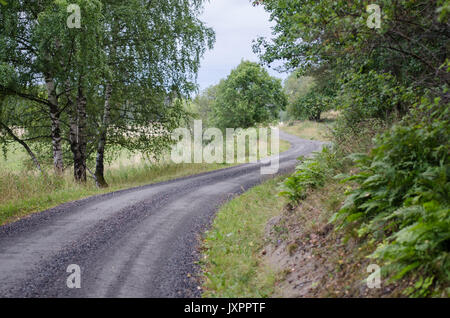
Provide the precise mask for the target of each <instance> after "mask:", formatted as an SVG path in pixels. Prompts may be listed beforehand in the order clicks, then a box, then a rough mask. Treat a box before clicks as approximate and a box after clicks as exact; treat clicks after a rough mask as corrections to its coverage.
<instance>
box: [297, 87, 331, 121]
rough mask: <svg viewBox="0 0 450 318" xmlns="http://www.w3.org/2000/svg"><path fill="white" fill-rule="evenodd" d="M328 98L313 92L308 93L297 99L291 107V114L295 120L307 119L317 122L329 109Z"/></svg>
mask: <svg viewBox="0 0 450 318" xmlns="http://www.w3.org/2000/svg"><path fill="white" fill-rule="evenodd" d="M329 104H330V98H329V97H328V96H325V95H322V94H320V93H317V92H315V91H314V90H313V91H311V92H309V93H308V94H306V95H305V96H303V97H300V98H299V99H297V100H296V101H295V102H294V103H293V105H292V106H291V109H290V110H291V114H292V116H293V118H295V119H308V120H314V121H319V120H320V115H321V114H322V112H324V111H325V110H327V109H329V108H330V106H329Z"/></svg>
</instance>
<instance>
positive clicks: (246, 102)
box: [213, 61, 287, 128]
mask: <svg viewBox="0 0 450 318" xmlns="http://www.w3.org/2000/svg"><path fill="white" fill-rule="evenodd" d="M286 103H287V101H286V96H285V94H284V92H283V90H282V87H281V81H280V80H279V79H276V78H274V77H271V76H270V75H269V73H268V72H267V71H266V70H265V69H264V68H263V67H262V66H261V65H259V64H257V63H253V62H248V61H243V62H241V64H239V66H238V67H237V68H236V69H234V70H232V71H231V74H230V75H229V76H228V77H227V78H226V79H225V80H222V81H221V82H220V84H219V86H218V88H217V98H216V101H215V103H213V122H214V124H215V125H216V126H217V127H219V128H239V127H240V128H249V127H253V126H255V125H257V124H261V123H262V124H265V123H269V122H271V121H273V120H275V119H277V118H278V115H279V112H280V110H283V109H284V108H285V106H286Z"/></svg>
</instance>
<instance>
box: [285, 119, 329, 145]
mask: <svg viewBox="0 0 450 318" xmlns="http://www.w3.org/2000/svg"><path fill="white" fill-rule="evenodd" d="M328 127H329V124H328V123H325V122H315V121H309V120H305V121H299V122H293V123H292V124H291V126H289V124H288V125H285V126H281V127H280V129H281V130H282V131H284V132H287V133H288V134H292V135H295V136H298V137H300V138H302V139H308V140H321V141H329V140H330V137H329V136H328V131H329V129H328Z"/></svg>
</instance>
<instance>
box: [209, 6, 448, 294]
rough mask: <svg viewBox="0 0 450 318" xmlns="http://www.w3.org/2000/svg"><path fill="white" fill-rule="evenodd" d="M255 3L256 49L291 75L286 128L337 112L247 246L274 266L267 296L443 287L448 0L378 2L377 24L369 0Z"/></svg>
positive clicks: (304, 129) (300, 127)
mask: <svg viewBox="0 0 450 318" xmlns="http://www.w3.org/2000/svg"><path fill="white" fill-rule="evenodd" d="M254 4H255V5H262V6H263V7H264V8H265V9H266V10H267V11H268V12H269V13H270V14H271V19H272V20H273V21H275V22H276V24H275V26H274V37H273V38H272V39H265V38H260V39H258V40H257V41H256V43H255V45H254V49H255V52H257V53H259V55H260V58H261V60H262V61H263V62H266V63H268V64H270V63H271V62H274V61H277V60H284V61H285V64H284V67H285V68H286V69H288V70H294V73H295V76H296V78H298V81H295V80H294V79H293V77H290V78H289V79H288V81H286V82H285V91H286V92H287V93H288V94H291V96H288V101H289V103H288V106H287V111H285V112H282V113H281V119H282V121H283V122H284V123H288V124H287V125H285V127H284V128H283V129H287V130H290V131H291V132H293V133H296V134H297V135H299V136H303V137H304V138H306V139H309V138H317V139H319V140H320V139H321V138H322V139H323V137H322V136H321V135H322V134H321V133H319V131H320V127H322V125H323V124H325V123H326V122H327V121H326V120H325V118H323V115H324V114H325V113H326V112H327V111H328V110H335V111H337V112H338V115H337V117H336V119H335V121H334V122H333V123H332V124H331V125H330V127H329V128H330V129H329V132H330V133H329V134H328V137H326V138H327V140H328V141H330V144H329V145H328V146H327V147H325V148H324V150H323V151H322V152H320V153H318V154H316V155H315V156H314V157H312V158H299V159H300V163H299V165H298V166H297V168H296V171H295V172H294V173H293V174H292V175H291V176H289V177H287V178H286V179H285V180H284V181H283V182H282V183H281V184H280V189H279V195H281V196H282V197H284V198H286V199H287V200H288V201H289V203H288V204H287V205H286V206H285V207H284V208H282V209H279V210H277V212H274V215H277V216H276V217H274V218H273V219H272V220H271V221H270V222H269V223H268V224H267V227H269V229H268V231H267V232H268V233H267V235H266V240H267V242H268V243H267V244H266V245H265V246H261V248H260V249H259V250H258V251H254V253H256V252H259V254H255V255H259V257H258V262H257V263H258V264H261V263H266V264H269V267H271V268H272V269H273V270H274V271H275V273H278V274H281V276H282V277H281V278H280V276H277V277H278V279H277V280H276V281H275V282H274V289H273V293H271V294H270V295H269V296H285V297H314V296H319V297H330V296H332V297H405V296H407V297H450V254H449V253H450V250H449V246H450V245H449V242H450V201H449V198H450V196H449V189H450V188H449V181H448V175H449V172H450V171H449V167H450V165H449V157H448V155H449V153H450V144H449V141H450V131H449V129H450V122H449V118H450V116H449V91H448V79H449V71H450V64H449V60H448V50H449V48H448V35H449V28H448V21H449V17H450V11H449V7H450V3H449V2H448V1H446V0H442V1H425V0H423V1H410V0H403V1H396V2H392V1H380V2H379V5H380V7H381V9H382V12H383V14H382V16H381V24H380V29H374V28H372V29H371V28H370V24H368V23H367V21H369V20H370V19H371V18H373V16H370V12H366V5H367V2H366V1H355V2H352V3H350V4H349V3H348V2H347V1H283V0H264V1H254ZM400 17H401V18H400ZM295 87H297V88H295ZM298 120H300V122H297V126H296V125H294V126H289V122H290V121H298ZM311 122H316V125H314V126H312V125H311V124H310V123H311ZM308 127H309V128H311V127H314V128H315V129H314V132H313V133H312V132H308ZM264 226H266V225H264ZM210 248H211V247H210ZM221 258H224V256H221ZM209 262H210V263H211V264H214V263H215V262H216V259H211V260H209ZM369 265H373V266H370V267H369ZM214 266H216V265H214ZM224 270H225V269H224ZM378 276H379V277H380V282H381V284H380V286H378V287H377V286H373V285H372V287H374V288H369V287H370V286H371V285H370V283H373V281H374V279H375V278H376V277H378ZM255 277H256V276H255ZM210 293H211V291H210ZM250 295H252V294H251V293H249V294H248V295H246V294H245V293H243V294H242V295H241V296H243V297H245V296H250Z"/></svg>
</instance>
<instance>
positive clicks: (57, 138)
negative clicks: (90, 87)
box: [45, 76, 64, 175]
mask: <svg viewBox="0 0 450 318" xmlns="http://www.w3.org/2000/svg"><path fill="white" fill-rule="evenodd" d="M45 83H46V86H47V93H48V101H49V102H50V108H49V110H50V119H51V123H52V133H51V136H52V147H53V166H54V169H55V172H56V174H58V175H61V174H62V173H63V169H64V164H63V153H62V146H61V128H60V118H59V116H60V113H59V109H58V97H57V96H56V88H55V83H54V81H53V78H52V77H51V76H46V78H45Z"/></svg>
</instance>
